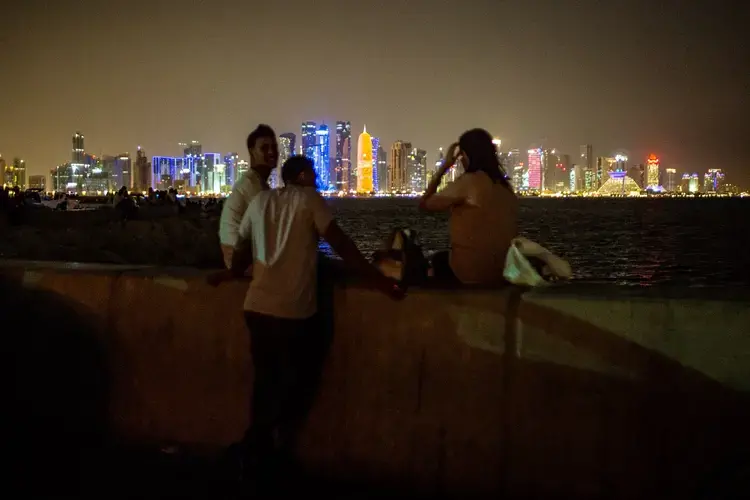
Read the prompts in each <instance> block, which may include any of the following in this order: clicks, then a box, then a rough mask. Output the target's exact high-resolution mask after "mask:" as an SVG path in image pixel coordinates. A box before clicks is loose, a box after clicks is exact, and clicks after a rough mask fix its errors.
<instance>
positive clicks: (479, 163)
mask: <svg viewBox="0 0 750 500" xmlns="http://www.w3.org/2000/svg"><path fill="white" fill-rule="evenodd" d="M458 145H459V147H460V148H461V151H463V153H464V154H465V155H466V156H467V157H468V158H469V164H468V165H464V168H465V169H466V172H479V171H482V172H484V173H485V174H487V175H488V176H489V178H490V179H492V182H494V183H496V184H497V183H499V184H502V185H504V186H505V187H507V188H508V189H510V190H511V191H513V187H512V186H511V185H510V181H509V180H508V175H507V174H506V173H505V169H504V168H503V166H502V164H501V163H500V160H499V159H498V157H497V149H496V148H495V144H494V143H493V142H492V136H491V135H490V133H489V132H487V131H486V130H484V129H481V128H475V129H471V130H468V131H466V132H464V133H463V134H462V135H461V137H460V138H459V139H458Z"/></svg>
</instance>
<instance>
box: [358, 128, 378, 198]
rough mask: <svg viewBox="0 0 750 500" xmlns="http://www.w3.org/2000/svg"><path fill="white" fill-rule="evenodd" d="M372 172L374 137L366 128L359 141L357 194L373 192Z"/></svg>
mask: <svg viewBox="0 0 750 500" xmlns="http://www.w3.org/2000/svg"><path fill="white" fill-rule="evenodd" d="M372 170H373V167H372V136H371V135H370V134H368V133H367V126H365V128H364V130H363V131H362V133H361V134H359V140H358V141H357V193H359V194H367V193H372V192H373V190H374V189H373V182H372Z"/></svg>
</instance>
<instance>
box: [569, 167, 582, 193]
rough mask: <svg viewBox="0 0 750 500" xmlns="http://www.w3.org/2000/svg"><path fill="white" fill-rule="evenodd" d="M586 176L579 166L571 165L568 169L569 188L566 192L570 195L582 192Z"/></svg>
mask: <svg viewBox="0 0 750 500" xmlns="http://www.w3.org/2000/svg"><path fill="white" fill-rule="evenodd" d="M585 179H586V176H585V175H584V172H583V168H582V167H581V166H580V165H573V166H572V167H571V168H570V186H569V187H568V190H569V191H570V192H571V193H579V192H581V191H583V189H584V187H585V183H584V181H585Z"/></svg>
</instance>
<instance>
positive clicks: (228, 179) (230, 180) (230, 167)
mask: <svg viewBox="0 0 750 500" xmlns="http://www.w3.org/2000/svg"><path fill="white" fill-rule="evenodd" d="M281 141H282V139H281V136H279V158H281ZM238 161H240V155H238V154H237V153H227V154H225V155H224V178H225V183H226V184H225V185H226V186H229V187H231V186H234V183H235V182H237V162H238ZM279 165H281V164H279ZM277 170H278V169H277V168H275V169H273V171H274V172H276V171H277ZM271 175H273V174H271Z"/></svg>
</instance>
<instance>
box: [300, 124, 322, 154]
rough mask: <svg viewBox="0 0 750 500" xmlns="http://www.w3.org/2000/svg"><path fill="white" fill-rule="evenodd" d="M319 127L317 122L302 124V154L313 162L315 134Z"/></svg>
mask: <svg viewBox="0 0 750 500" xmlns="http://www.w3.org/2000/svg"><path fill="white" fill-rule="evenodd" d="M317 128H318V125H317V124H316V123H315V122H302V139H301V144H300V153H302V155H303V156H307V157H308V158H309V159H311V160H313V159H314V158H315V144H316V140H315V139H316V138H315V132H316V130H317Z"/></svg>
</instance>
